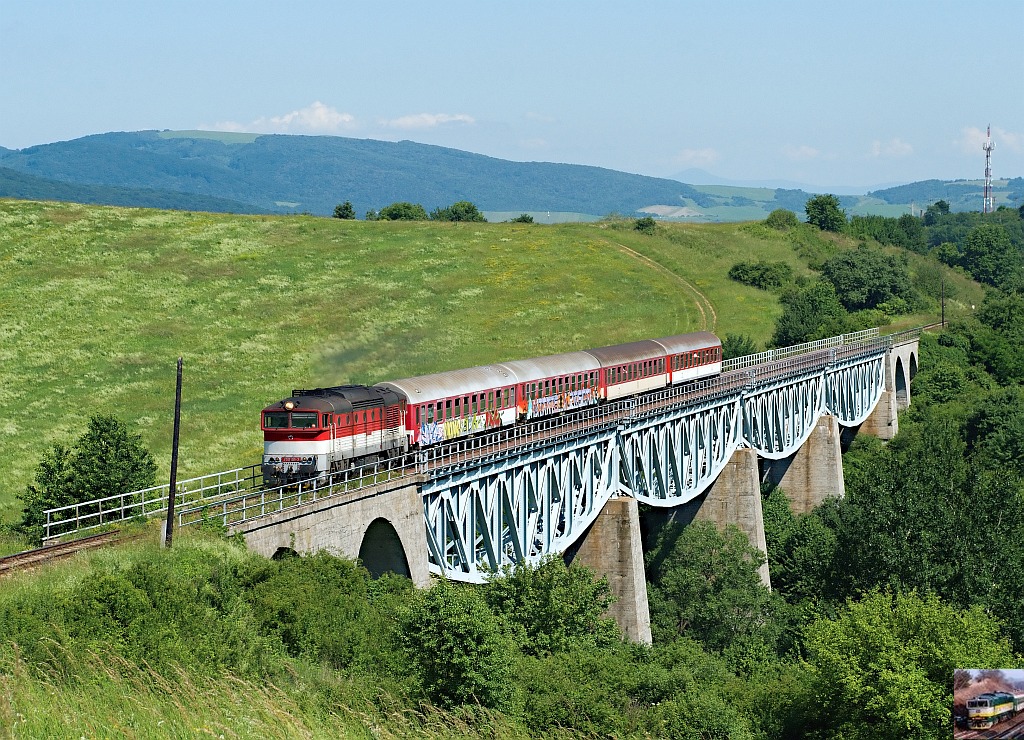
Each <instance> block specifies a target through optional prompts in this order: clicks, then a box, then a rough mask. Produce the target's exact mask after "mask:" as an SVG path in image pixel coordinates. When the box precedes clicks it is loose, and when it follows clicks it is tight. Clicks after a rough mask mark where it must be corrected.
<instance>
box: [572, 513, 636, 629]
mask: <svg viewBox="0 0 1024 740" xmlns="http://www.w3.org/2000/svg"><path fill="white" fill-rule="evenodd" d="M564 557H565V562H566V563H567V564H568V563H571V562H574V561H575V562H578V563H580V564H581V565H585V566H587V567H588V568H590V569H592V570H593V571H594V572H595V573H596V574H597V575H598V576H605V577H607V578H608V585H609V586H610V587H611V592H612V595H613V596H614V597H615V598H616V601H615V603H614V604H612V605H611V607H610V608H609V609H608V613H609V616H611V617H612V618H613V619H615V621H616V622H617V623H618V625H619V627H620V628H621V629H622V631H623V633H624V634H625V635H626V637H628V638H629V639H630V640H632V641H633V642H642V643H645V644H647V645H650V644H651V611H650V607H649V605H648V603H647V578H646V576H645V574H644V553H643V546H642V544H641V542H640V509H639V506H638V505H637V502H636V499H634V498H613V499H610V500H609V501H608V502H607V503H605V505H604V508H603V509H602V510H601V513H600V514H599V515H598V517H597V519H596V520H595V521H594V523H593V524H592V525H590V528H589V529H588V530H587V532H586V533H585V534H584V535H583V537H582V538H580V539H579V540H577V541H576V543H575V544H574V545H573V546H572V547H571V548H570V549H569V550H567V551H566V553H565V556H564Z"/></svg>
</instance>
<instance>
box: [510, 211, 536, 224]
mask: <svg viewBox="0 0 1024 740" xmlns="http://www.w3.org/2000/svg"><path fill="white" fill-rule="evenodd" d="M509 223H513V224H532V223H533V216H531V215H530V214H529V213H521V214H519V215H518V216H516V217H515V218H513V219H511V220H510V221H509Z"/></svg>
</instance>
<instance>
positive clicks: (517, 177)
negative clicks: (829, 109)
mask: <svg viewBox="0 0 1024 740" xmlns="http://www.w3.org/2000/svg"><path fill="white" fill-rule="evenodd" d="M703 174H704V175H707V176H708V177H713V176H709V175H708V173H703ZM705 179H706V178H705ZM981 190H982V183H981V182H980V181H966V180H964V181H960V180H958V181H953V182H947V181H939V180H927V181H924V182H921V183H912V184H910V185H901V186H898V187H894V188H888V189H881V190H877V191H874V192H871V193H867V194H866V195H855V194H842V195H841V202H842V203H843V206H844V207H845V208H846V209H847V211H848V212H849V213H879V214H883V215H899V214H901V213H907V212H908V211H909V210H910V209H911V208H912V207H914V208H916V209H921V208H923V207H924V206H926V205H928V204H930V203H933V202H935V201H936V200H939V199H945V200H946V201H948V202H949V203H950V204H951V207H952V208H953V210H979V209H980V204H981ZM811 195H812V193H811V192H810V191H807V190H804V189H802V188H780V187H774V188H772V187H750V186H743V187H737V186H735V185H723V184H713V183H707V182H704V183H700V184H689V183H685V182H681V181H678V180H672V179H666V178H656V177H646V176H643V175H634V174H628V173H624V172H618V171H615V170H609V169H604V168H600V167H589V166H584V165H570V164H553V163H548V162H511V161H507V160H502V159H496V158H493V157H487V156H484V155H481V154H473V153H470V152H465V151H461V150H458V149H449V148H445V147H439V146H431V145H427V144H418V143H415V142H411V141H399V142H386V141H375V140H372V139H351V138H344V137H339V136H285V135H267V136H264V135H258V134H235V133H219V132H204V131H139V132H120V133H107V134H97V135H94V136H86V137H83V138H80V139H74V140H72V141H64V142H57V143H54V144H44V145H40V146H33V147H28V148H26V149H20V150H12V149H4V148H3V147H0V197H11V198H23V199H39V200H67V201H75V202H82V203H98V204H109V205H123V206H145V207H154V208H169V209H179V210H196V211H221V212H233V213H296V212H308V213H313V214H318V215H328V214H330V213H332V212H333V210H334V206H335V205H337V204H338V203H341V202H343V201H346V200H347V201H351V203H352V204H353V206H354V207H355V210H356V213H357V214H358V215H359V216H360V217H362V215H363V214H365V213H366V212H367V211H369V210H371V209H372V210H379V209H380V208H381V207H383V206H386V205H388V204H390V203H394V202H398V201H409V202H412V203H419V204H421V205H422V206H424V208H426V209H427V211H431V210H433V209H434V208H438V207H444V206H448V205H451V204H452V203H454V202H456V201H460V200H469V201H472V202H473V203H475V204H476V206H477V207H478V208H479V209H480V210H482V211H484V213H485V214H487V215H488V218H489V219H491V220H502V219H503V218H509V217H514V216H516V215H518V214H520V213H530V214H532V215H534V218H535V219H536V220H539V221H545V220H589V219H593V218H598V217H601V216H604V215H607V214H610V213H619V214H623V215H627V216H634V215H638V214H652V215H656V216H658V217H660V218H666V219H680V220H688V221H742V220H751V219H758V218H764V216H765V215H767V214H768V213H770V212H771V211H772V210H774V209H775V208H788V209H790V210H792V211H795V212H797V213H798V214H801V215H802V213H803V207H804V204H805V203H806V201H807V199H808V198H809V197H811ZM995 195H996V203H997V205H999V204H1001V203H1002V204H1007V205H1014V206H1018V205H1020V203H1021V201H1022V200H1024V179H1022V178H1015V179H1013V180H1000V181H998V182H997V184H996V193H995ZM552 214H553V215H552Z"/></svg>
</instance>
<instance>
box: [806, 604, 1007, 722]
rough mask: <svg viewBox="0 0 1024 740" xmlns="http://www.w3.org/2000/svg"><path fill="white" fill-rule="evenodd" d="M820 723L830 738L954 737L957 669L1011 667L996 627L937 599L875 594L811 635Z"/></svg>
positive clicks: (977, 612) (975, 611) (978, 613)
mask: <svg viewBox="0 0 1024 740" xmlns="http://www.w3.org/2000/svg"><path fill="white" fill-rule="evenodd" d="M806 648H807V661H808V664H809V666H810V669H811V670H812V671H813V673H814V677H815V684H816V693H817V699H818V706H819V707H820V711H821V715H822V716H821V719H822V721H823V722H824V723H825V724H827V725H829V726H830V731H829V732H828V736H829V737H843V738H849V739H850V740H860V739H861V738H863V739H864V740H867V739H868V738H870V739H871V740H890V739H891V740H904V738H908V737H916V738H943V737H949V711H950V706H951V705H952V694H951V692H950V690H949V682H950V677H951V676H952V675H953V671H954V669H956V668H959V667H963V666H974V665H1010V664H1012V662H1013V660H1014V658H1013V653H1012V652H1011V650H1010V646H1009V645H1008V644H1007V642H1006V640H1005V639H1003V638H1002V637H1001V636H1000V634H999V624H998V622H996V621H995V620H994V619H992V618H991V617H989V616H988V615H986V614H985V612H984V610H983V609H981V608H978V607H972V608H971V609H967V610H964V611H958V610H957V609H955V608H953V607H951V606H948V605H946V604H944V603H942V601H941V600H940V599H939V598H938V597H937V596H935V595H934V594H928V595H925V596H919V595H917V594H916V593H889V592H878V591H875V592H872V593H870V594H868V595H867V596H865V597H864V598H863V599H862V600H860V601H857V602H853V601H851V602H848V604H847V606H846V608H845V609H844V610H843V611H842V612H841V613H840V614H839V615H838V616H837V617H836V618H835V619H819V620H817V621H815V622H814V623H812V624H811V625H810V626H809V627H808V628H807V631H806Z"/></svg>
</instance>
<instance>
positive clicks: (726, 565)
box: [648, 522, 771, 651]
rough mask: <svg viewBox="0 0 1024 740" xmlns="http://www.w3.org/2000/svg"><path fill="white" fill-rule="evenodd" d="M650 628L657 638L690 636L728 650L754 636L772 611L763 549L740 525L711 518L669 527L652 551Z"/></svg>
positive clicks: (668, 638) (671, 638)
mask: <svg viewBox="0 0 1024 740" xmlns="http://www.w3.org/2000/svg"><path fill="white" fill-rule="evenodd" d="M648 562H649V566H648V572H649V576H648V577H649V578H650V579H651V583H650V584H649V588H648V598H649V599H650V604H651V607H650V608H651V632H652V634H653V635H654V639H655V641H656V642H667V641H671V640H673V639H675V638H677V637H679V636H681V635H685V636H687V637H690V638H692V639H695V640H698V641H699V642H701V643H703V644H704V645H706V646H707V647H708V648H709V649H711V650H719V651H720V650H725V649H726V648H728V647H730V646H733V643H735V642H737V641H742V640H744V639H749V638H751V637H753V636H754V635H755V633H757V632H758V631H759V629H760V627H761V626H762V625H763V624H764V622H765V621H766V619H767V618H768V616H769V614H770V609H771V607H770V595H769V592H768V590H767V589H766V588H765V587H764V585H763V584H762V583H761V578H760V575H759V572H758V569H759V568H760V567H761V566H762V565H763V564H764V562H765V558H764V555H763V553H761V552H759V551H758V550H756V549H754V548H753V547H751V545H750V542H749V541H748V540H747V536H746V535H745V534H743V533H742V532H740V531H739V530H738V529H736V528H735V527H729V528H728V529H727V530H726V531H725V532H724V533H720V532H719V531H718V530H717V529H716V528H715V526H714V525H713V524H711V523H709V522H693V523H691V524H689V525H688V526H686V527H685V528H683V529H682V531H681V532H680V531H679V528H678V527H667V528H666V530H665V531H664V532H663V533H662V536H661V538H660V539H659V542H658V544H657V545H656V547H655V549H654V550H652V552H651V553H649V554H648Z"/></svg>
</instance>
